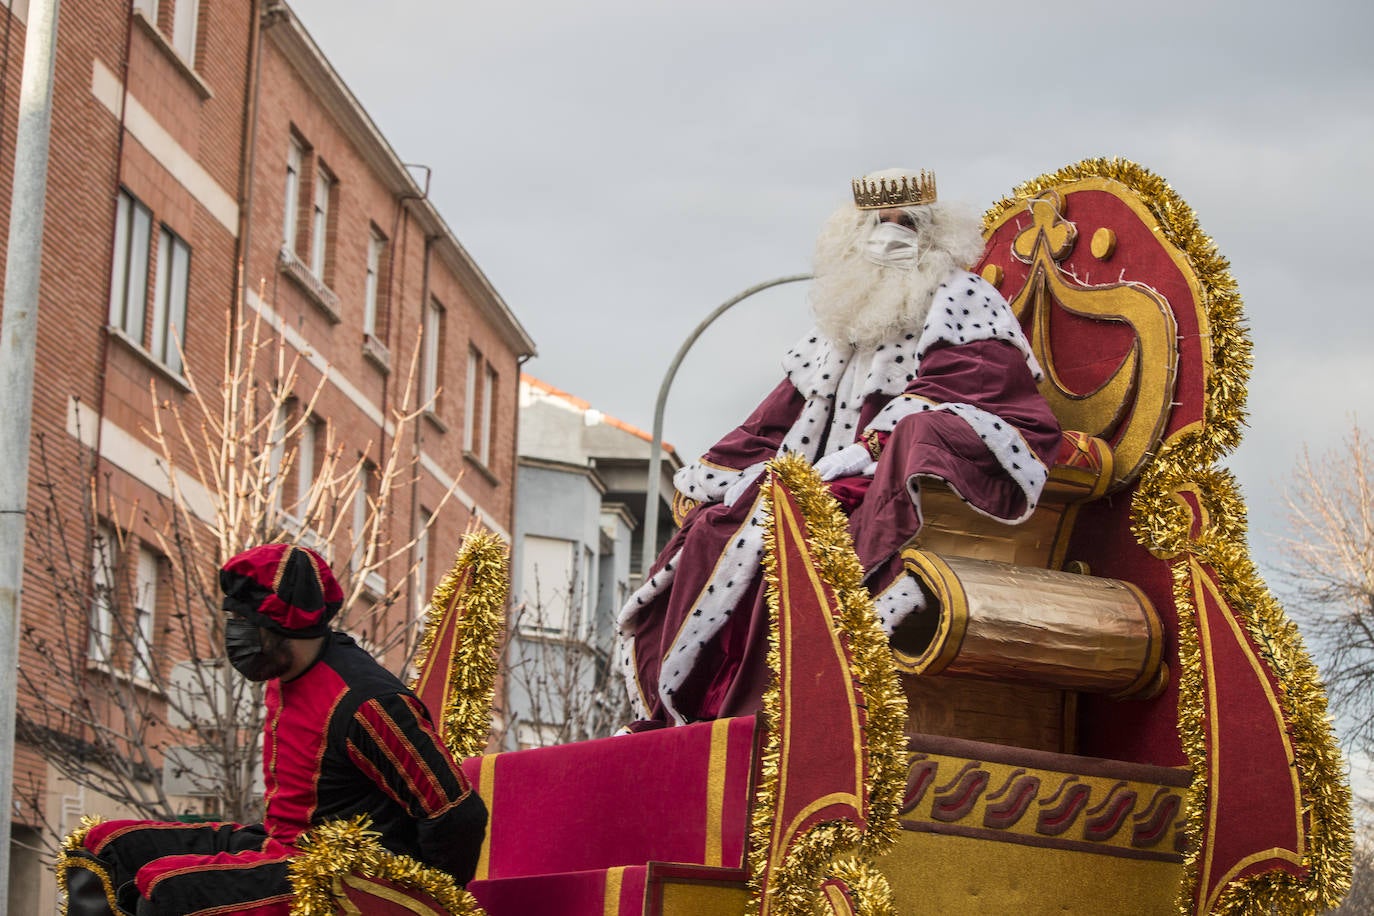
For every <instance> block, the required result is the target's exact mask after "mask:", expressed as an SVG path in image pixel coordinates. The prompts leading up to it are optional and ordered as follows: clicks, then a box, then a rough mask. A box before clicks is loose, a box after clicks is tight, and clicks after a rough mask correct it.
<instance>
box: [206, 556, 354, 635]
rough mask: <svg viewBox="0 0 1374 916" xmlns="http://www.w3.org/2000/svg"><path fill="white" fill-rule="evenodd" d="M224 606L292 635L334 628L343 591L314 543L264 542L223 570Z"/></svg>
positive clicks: (234, 558) (321, 633) (255, 621)
mask: <svg viewBox="0 0 1374 916" xmlns="http://www.w3.org/2000/svg"><path fill="white" fill-rule="evenodd" d="M219 586H220V588H221V589H222V590H223V591H224V605H223V607H224V610H226V611H230V612H232V613H235V614H241V615H242V616H244V617H246V618H248V619H249V620H251V621H252V622H253V623H255V624H257V625H258V626H260V627H266V628H267V629H269V630H275V631H276V632H278V633H282V634H284V635H286V636H293V637H297V638H308V637H311V636H323V635H324V634H325V633H327V632H329V621H331V620H333V619H334V615H335V614H337V613H339V607H340V606H342V604H343V590H342V589H341V588H339V583H338V581H337V580H336V579H335V578H334V573H333V572H332V571H331V570H330V569H329V564H328V563H326V562H325V561H324V558H323V557H321V556H320V555H319V554H318V553H316V552H315V551H313V550H311V549H310V548H308V547H297V546H295V545H293V544H264V545H263V546H261V547H253V548H251V549H249V550H245V551H244V552H243V553H241V554H238V555H237V556H235V557H232V558H230V560H229V562H227V563H225V564H224V566H223V567H222V568H221V569H220V571H219Z"/></svg>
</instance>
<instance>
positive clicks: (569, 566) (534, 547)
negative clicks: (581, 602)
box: [520, 534, 577, 634]
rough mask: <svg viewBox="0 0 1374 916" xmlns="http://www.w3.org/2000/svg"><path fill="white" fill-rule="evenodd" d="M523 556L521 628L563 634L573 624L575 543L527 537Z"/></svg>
mask: <svg viewBox="0 0 1374 916" xmlns="http://www.w3.org/2000/svg"><path fill="white" fill-rule="evenodd" d="M522 547H523V550H522V552H521V557H520V600H521V601H522V602H524V605H525V612H524V615H523V616H522V617H521V618H520V626H521V629H524V630H529V631H532V632H537V633H552V634H564V633H567V632H568V631H569V628H570V627H571V626H572V625H573V624H574V621H573V620H572V617H573V601H572V598H573V596H574V595H575V594H576V591H575V587H576V584H577V583H576V581H575V578H574V571H573V556H574V553H573V548H574V545H573V542H572V541H565V540H563V539H562V538H546V537H539V536H538V535H533V534H527V535H525V540H524V543H523V544H522Z"/></svg>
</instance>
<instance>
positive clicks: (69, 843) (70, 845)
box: [53, 814, 119, 916]
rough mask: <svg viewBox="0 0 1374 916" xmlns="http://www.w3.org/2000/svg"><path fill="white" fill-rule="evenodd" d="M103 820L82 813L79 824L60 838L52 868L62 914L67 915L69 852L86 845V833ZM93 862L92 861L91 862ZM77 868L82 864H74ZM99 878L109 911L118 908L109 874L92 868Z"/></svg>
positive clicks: (70, 864) (114, 910) (70, 865)
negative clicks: (60, 842) (54, 866)
mask: <svg viewBox="0 0 1374 916" xmlns="http://www.w3.org/2000/svg"><path fill="white" fill-rule="evenodd" d="M103 820H104V818H103V817H100V816H99V815H91V814H83V815H82V816H81V825H80V826H79V827H77V828H76V829H75V830H73V831H72V832H71V833H69V834H67V835H66V836H65V837H64V838H63V839H62V848H61V849H60V850H59V851H58V853H57V866H56V868H55V869H54V870H53V871H54V877H55V878H56V879H57V890H58V893H59V894H60V895H61V896H62V916H67V869H68V868H71V867H72V859H71V853H73V852H75V851H76V850H78V849H84V848H85V846H86V834H88V833H90V832H91V828H92V827H94V826H95V825H96V824H99V823H101V822H102V821H103ZM92 864H94V863H92ZM76 867H78V868H81V867H84V866H80V865H78V866H76ZM91 871H93V872H95V873H96V875H98V876H99V878H100V884H101V886H102V887H104V889H105V899H106V900H108V901H109V904H110V910H111V912H117V911H118V910H119V904H117V903H116V902H115V886H114V882H113V881H111V880H110V876H109V874H108V873H106V872H105V871H103V870H97V869H94V868H92V869H91Z"/></svg>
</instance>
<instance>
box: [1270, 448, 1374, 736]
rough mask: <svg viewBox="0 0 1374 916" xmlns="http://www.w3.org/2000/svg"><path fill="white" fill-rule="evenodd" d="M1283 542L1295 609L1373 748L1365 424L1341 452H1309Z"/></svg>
mask: <svg viewBox="0 0 1374 916" xmlns="http://www.w3.org/2000/svg"><path fill="white" fill-rule="evenodd" d="M1286 501H1287V505H1288V524H1289V529H1288V532H1287V534H1286V536H1285V537H1283V538H1282V539H1281V541H1280V547H1281V550H1282V552H1283V555H1284V560H1285V564H1284V565H1285V568H1284V577H1283V578H1284V580H1285V581H1286V583H1287V585H1288V587H1289V590H1290V591H1291V594H1290V595H1289V596H1288V598H1289V603H1290V606H1292V607H1294V608H1296V609H1297V610H1296V612H1295V614H1296V616H1297V617H1298V618H1299V619H1300V620H1301V621H1302V623H1303V627H1304V630H1305V631H1306V632H1307V633H1308V634H1310V636H1311V637H1312V640H1313V643H1314V647H1315V648H1316V649H1317V653H1318V655H1319V657H1320V658H1321V659H1322V660H1323V661H1324V663H1325V664H1323V666H1322V667H1323V673H1324V676H1325V679H1326V684H1327V691H1328V694H1329V696H1330V698H1331V702H1332V706H1333V708H1334V710H1335V711H1336V713H1337V714H1338V717H1339V718H1340V720H1341V722H1342V724H1343V725H1344V728H1343V731H1344V733H1345V735H1346V740H1347V742H1348V743H1349V744H1351V745H1352V746H1353V747H1354V748H1355V749H1357V750H1359V751H1362V752H1364V753H1365V754H1369V753H1370V752H1371V751H1374V452H1371V448H1370V443H1369V442H1368V441H1367V440H1366V439H1365V438H1364V436H1363V434H1362V433H1361V431H1360V428H1359V426H1358V424H1352V427H1351V431H1350V434H1349V435H1348V436H1347V437H1346V439H1345V442H1344V443H1343V444H1342V445H1341V446H1340V447H1338V448H1336V449H1334V450H1332V451H1330V452H1328V453H1326V454H1324V455H1322V456H1320V457H1318V458H1313V457H1312V456H1311V454H1310V453H1309V452H1308V451H1307V449H1305V448H1304V449H1303V452H1302V457H1301V459H1300V460H1299V461H1298V465H1297V467H1296V468H1295V469H1294V471H1293V477H1292V481H1291V483H1290V485H1289V487H1288V489H1287V492H1286Z"/></svg>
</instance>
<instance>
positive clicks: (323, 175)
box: [310, 165, 334, 280]
mask: <svg viewBox="0 0 1374 916" xmlns="http://www.w3.org/2000/svg"><path fill="white" fill-rule="evenodd" d="M333 192H334V179H333V178H331V177H330V175H329V173H328V172H327V171H325V169H324V166H323V165H317V167H316V169H315V198H314V211H313V215H312V216H311V219H310V272H311V273H313V274H314V275H315V276H316V277H318V278H319V279H321V280H324V279H325V269H326V268H327V267H328V266H329V259H328V257H327V255H328V247H329V246H328V242H329V203H330V201H329V198H330V195H331V194H333Z"/></svg>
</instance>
